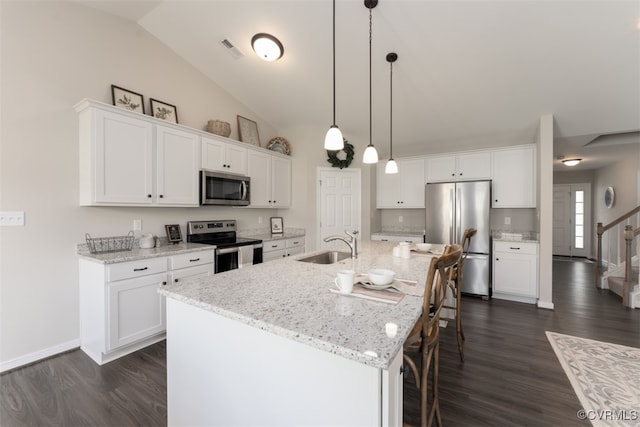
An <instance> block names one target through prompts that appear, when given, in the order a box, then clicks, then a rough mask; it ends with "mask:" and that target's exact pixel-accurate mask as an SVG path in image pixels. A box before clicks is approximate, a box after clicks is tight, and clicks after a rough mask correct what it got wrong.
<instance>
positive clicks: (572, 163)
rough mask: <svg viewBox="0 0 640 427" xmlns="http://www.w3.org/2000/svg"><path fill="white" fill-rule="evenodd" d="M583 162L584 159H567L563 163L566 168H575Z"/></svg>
mask: <svg viewBox="0 0 640 427" xmlns="http://www.w3.org/2000/svg"><path fill="white" fill-rule="evenodd" d="M581 161H582V159H565V160H563V161H562V163H564V165H565V166H575V165H577V164H578V163H580V162H581Z"/></svg>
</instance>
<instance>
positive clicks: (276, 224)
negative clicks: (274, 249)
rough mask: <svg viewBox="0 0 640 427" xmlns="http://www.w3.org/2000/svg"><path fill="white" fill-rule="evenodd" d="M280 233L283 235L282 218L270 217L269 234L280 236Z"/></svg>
mask: <svg viewBox="0 0 640 427" xmlns="http://www.w3.org/2000/svg"><path fill="white" fill-rule="evenodd" d="M281 233H284V227H283V225H282V217H281V216H273V217H271V234H281Z"/></svg>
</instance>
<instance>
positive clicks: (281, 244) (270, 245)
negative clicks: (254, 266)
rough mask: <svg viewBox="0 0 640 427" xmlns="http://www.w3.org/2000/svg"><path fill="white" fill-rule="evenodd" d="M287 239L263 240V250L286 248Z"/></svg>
mask: <svg viewBox="0 0 640 427" xmlns="http://www.w3.org/2000/svg"><path fill="white" fill-rule="evenodd" d="M285 242H286V241H285V240H272V241H270V242H262V252H271V251H277V250H280V249H284V248H285V244H286V243H285Z"/></svg>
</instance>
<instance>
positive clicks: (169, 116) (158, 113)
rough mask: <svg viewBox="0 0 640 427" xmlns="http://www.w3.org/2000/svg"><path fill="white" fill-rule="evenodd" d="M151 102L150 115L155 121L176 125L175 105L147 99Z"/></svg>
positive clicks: (176, 113) (176, 112)
mask: <svg viewBox="0 0 640 427" xmlns="http://www.w3.org/2000/svg"><path fill="white" fill-rule="evenodd" d="M149 101H151V115H152V116H153V117H155V118H156V119H161V120H166V121H168V122H171V123H178V110H177V109H176V106H175V105H171V104H167V103H166V102H162V101H158V100H157V99H153V98H149Z"/></svg>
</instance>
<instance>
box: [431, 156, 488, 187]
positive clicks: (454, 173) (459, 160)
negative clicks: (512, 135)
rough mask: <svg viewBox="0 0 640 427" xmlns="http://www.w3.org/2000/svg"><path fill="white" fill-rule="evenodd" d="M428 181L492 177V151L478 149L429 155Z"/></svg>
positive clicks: (469, 179) (470, 179)
mask: <svg viewBox="0 0 640 427" xmlns="http://www.w3.org/2000/svg"><path fill="white" fill-rule="evenodd" d="M426 162H427V165H426V170H427V182H446V181H473V180H479V179H491V153H490V152H488V151H478V152H469V153H459V154H452V155H444V156H429V157H427V160H426Z"/></svg>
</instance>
